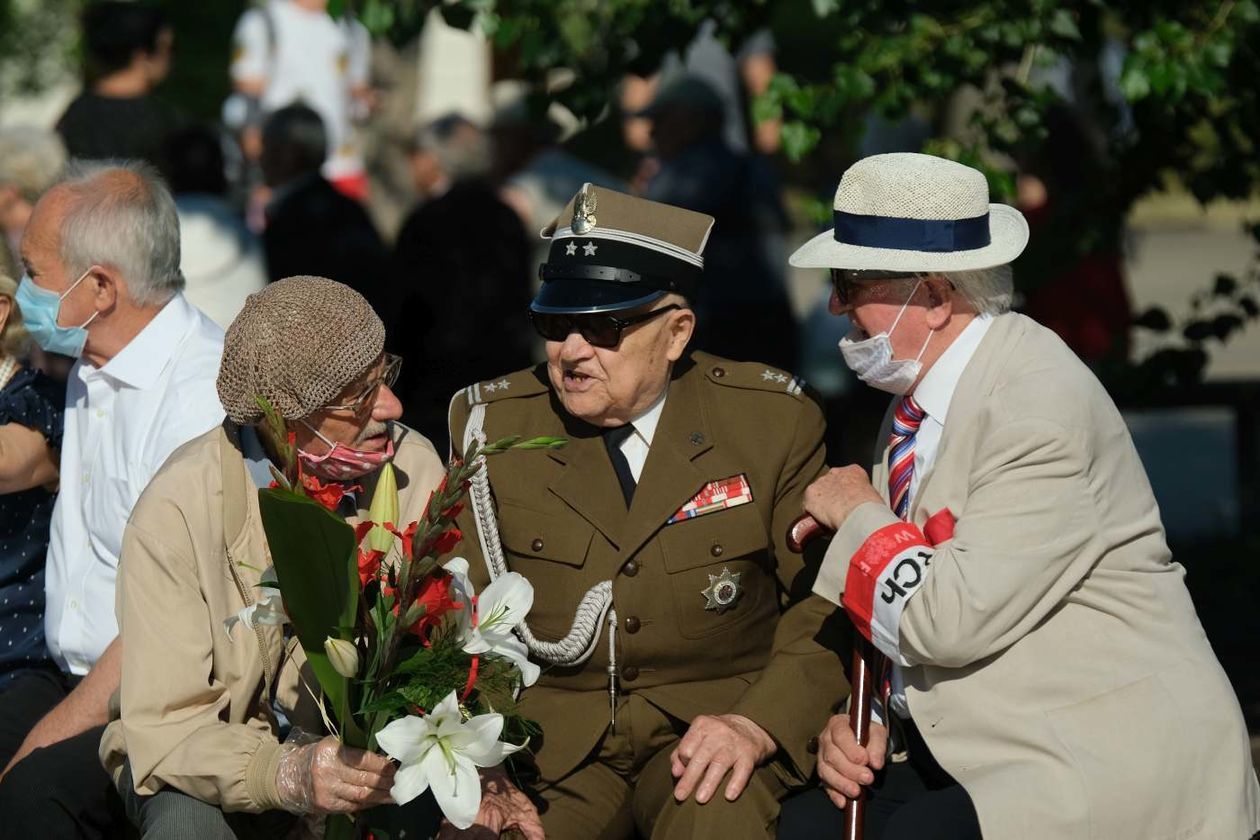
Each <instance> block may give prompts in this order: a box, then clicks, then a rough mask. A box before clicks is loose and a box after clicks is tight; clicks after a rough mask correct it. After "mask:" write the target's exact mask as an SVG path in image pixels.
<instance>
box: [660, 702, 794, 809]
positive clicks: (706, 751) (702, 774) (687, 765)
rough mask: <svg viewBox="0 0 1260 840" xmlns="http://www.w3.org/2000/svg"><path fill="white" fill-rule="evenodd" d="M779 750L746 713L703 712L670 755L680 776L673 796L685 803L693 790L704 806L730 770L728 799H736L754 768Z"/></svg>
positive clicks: (772, 740)
mask: <svg viewBox="0 0 1260 840" xmlns="http://www.w3.org/2000/svg"><path fill="white" fill-rule="evenodd" d="M777 750H778V745H777V744H776V743H775V741H774V739H773V738H771V737H770V736H769V735H768V734H767V733H766V731H765V730H764V729H762V728H761V727H760V726H758V725H757V724H755V723H753V722H752V721H751V720H749V719H748V718H746V717H744V716H743V715H700V716H699V717H697V718H696V719H695V720H693V721H692V722H691V726H690V727H689V728H688V729H687V734H685V735H683V737H682V740H681V741H679V742H678V746H677V747H675V748H674V752H673V755H671V756H670V771H671V772H672V773H673V774H674V778H675V779H678V784H676V785H675V786H674V798H675V799H676V800H678V801H679V802H685V801H686V800H687V798H688V797H689V796H691V795H692V793H693V792H694V793H695V797H696V802H699V803H700V804H701V805H703V804H704V803H706V802H708V801H709V800H710V799H712V798H713V794H715V793H717V789H718V785H720V784H721V783H722V779H723V777H725V776H726V774H727V772H728V771H729V772H730V774H731V778H730V781H729V782H727V784H726V799H727V801H734V800H735V799H737V798H739V795H740V794H741V793H743V792H744V788H745V786H747V784H748V780H749V779H750V778H752V774H753V771H754V770H756V769H757V767H758V766H759V765H761V764H763V763H765V762H766V761H767V760H769V759H770V757H771V756H773V755H774V754H775V752H776V751H777Z"/></svg>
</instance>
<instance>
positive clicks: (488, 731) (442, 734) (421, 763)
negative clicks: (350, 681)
mask: <svg viewBox="0 0 1260 840" xmlns="http://www.w3.org/2000/svg"><path fill="white" fill-rule="evenodd" d="M502 733H503V715H499V714H487V715H477V716H476V717H474V718H471V719H470V720H469V721H468V722H467V723H465V722H464V719H463V717H462V716H461V715H460V710H459V701H458V700H457V699H456V698H455V692H453V691H452V692H451V693H450V694H448V695H446V697H445V698H444V699H443V700H442V702H441V703H438V705H437V708H435V709H434V710H433V711H432V713H430V714H428V715H424V716H418V715H408V716H407V717H404V718H399V719H398V720H393V721H390V722H389V724H388V725H386V726H385V728H384V729H382V730H381V731H380V732H379V733H377V736H376V742H377V743H378V744H380V747H381V749H383V750H384V751H385V754H386V755H388V756H389V757H390V758H393V759H396V760H397V761H398V762H399V763H400V764H401V765H402V766H401V767H399V768H398V772H397V773H395V774H394V786H393V787H391V788H390V789H389V793H390V796H392V797H393V798H394V801H395V802H397V803H398V804H399V805H405V804H407V803H408V802H410V801H411V800H413V799H415V798H416V797H417V796H419V795H420V794H422V793H424V792H425V791H426V790H428V789H429V788H432V789H433V798H434V799H436V800H437V804H438V807H439V808H441V809H442V813H443V814H444V815H445V816H446V818H447V819H448V820H449V821H450V822H451V825H453V826H455V827H456V828H458V829H461V830H462V829H466V828H468V827H469V826H470V825H472V824H473V820H474V819H476V817H477V809H478V808H480V807H481V779H480V778H479V777H478V775H477V768H478V767H494V766H495V765H497V764H501V763H502V762H503V759H504V758H506V757H507V756H509V755H511V754H512V753H514V752H516V751H517V750H519V749H522V748H523V747H524V746H525V745H524V744H521V745H519V746H518V745H516V744H505V743H503V742H502V741H500V740H499V736H500V735H501V734H502Z"/></svg>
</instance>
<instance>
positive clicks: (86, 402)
mask: <svg viewBox="0 0 1260 840" xmlns="http://www.w3.org/2000/svg"><path fill="white" fill-rule="evenodd" d="M22 265H23V267H24V268H25V270H26V274H25V275H24V276H23V278H22V281H21V283H20V284H19V286H18V289H17V292H16V294H15V299H16V301H17V303H18V306H19V307H20V308H21V310H22V319H23V322H24V323H25V325H26V328H27V329H28V330H29V331H30V333H31V335H32V336H33V337H34V338H35V340H36V341H37V342H39V344H40V345H41V346H42V347H43V348H44V349H45V350H48V351H51V352H56V353H61V354H64V355H67V356H72V357H75V358H77V359H78V361H77V362H76V363H75V365H74V368H73V369H72V370H71V372H70V378H69V380H68V382H67V386H66V405H67V410H66V414H65V434H64V436H63V439H62V446H61V459H60V473H61V477H62V483H61V490H60V493H59V495H58V497H57V502H56V505H55V507H54V508H53V513H52V522H51V536H50V541H49V547H48V558H47V563H46V575H45V582H44V591H45V595H46V608H45V616H44V631H45V637H46V641H47V646H48V652H49V654H50V656H51V657H52V659H53V661H54V662H55V663H56V665H57V670H56V671H55V673H54V674H53V676H54V677H55V679H51V680H50V679H47V678H46V677H44V676H42V675H41V678H39V679H25V678H19V679H18V680H15V681H14V682H13V683H12V684H11V685H10V686H9V687H8V688H7V689H6V690H5V691H4V692H3V693H0V719H2V720H5V721H6V722H7V724H8V732H9V733H10V734H11V738H10V739H9V741H8V742H7V743H5V744H2V745H0V749H2V750H3V752H0V761H3V762H4V764H5V769H4V772H3V779H2V780H0V813H3V814H4V816H5V819H4V820H3V821H0V837H20V838H23V839H24V838H28V837H36V836H43V837H65V836H70V837H76V836H81V837H101V836H104V835H105V834H106V833H107V832H108V831H109V828H110V825H111V823H112V822H113V820H114V808H115V807H116V805H117V796H116V795H112V796H111V793H112V785H111V783H110V780H109V778H108V776H107V775H106V774H105V771H104V769H103V768H102V767H101V763H100V760H99V758H98V756H97V751H98V747H99V744H100V739H101V732H102V731H103V729H104V725H105V723H106V721H107V720H108V701H109V697H110V695H111V694H112V693H113V692H114V691H116V690H117V688H118V683H119V678H120V662H121V658H122V657H121V646H120V644H119V642H118V639H117V636H118V625H117V622H116V620H115V617H114V596H115V591H114V588H115V587H114V584H115V578H116V575H117V570H118V564H119V555H120V552H121V548H122V536H123V529H124V527H125V525H126V523H127V518H128V517H129V516H130V515H131V509H132V507H133V505H134V504H135V501H136V499H137V498H138V497H139V496H140V493H141V491H142V490H143V489H144V487H145V485H147V484H148V483H149V479H150V478H152V476H153V474H154V473H155V472H157V470H158V467H160V466H161V465H162V462H164V461H165V460H166V458H167V457H168V456H169V455H170V454H171V452H172V451H174V450H175V448H176V447H178V446H179V445H180V444H182V443H184V442H185V441H187V440H189V439H190V438H192V437H194V436H196V435H198V434H200V433H202V432H204V431H206V430H207V429H209V428H212V427H214V426H215V425H217V424H218V423H219V422H220V421H221V420H222V418H223V409H222V406H220V405H219V401H218V398H217V396H216V395H215V392H214V377H215V374H216V373H217V371H218V366H219V356H220V355H221V353H222V349H223V331H222V330H220V329H219V328H218V327H217V326H215V325H214V324H213V323H212V322H211V321H210V320H209V319H208V318H206V317H205V316H204V315H203V314H201V313H200V312H198V311H197V310H196V309H195V308H194V307H193V306H192V305H191V304H189V303H188V301H187V300H186V299H185V298H184V296H183V294H182V293H181V290H182V288H183V285H184V280H183V276H182V275H181V274H180V273H179V221H178V216H177V214H176V211H175V202H174V200H173V199H172V198H171V195H170V192H169V191H168V190H167V188H166V185H165V184H164V183H163V182H162V180H161V178H160V177H158V175H157V173H156V172H155V171H154V170H153V168H152V167H151V166H148V165H147V164H144V163H140V162H131V163H123V164H79V165H75V166H72V167H71V169H70V171H69V173H68V175H67V177H66V179H65V180H64V181H62V182H61V183H60V184H58V185H57V186H55V187H53V188H52V189H51V190H49V191H48V192H47V193H45V194H44V196H43V197H42V198H40V200H39V203H38V204H36V205H35V211H34V213H33V214H32V215H31V220H30V223H29V224H28V225H27V228H26V232H25V234H24V235H23V237H22ZM23 735H24V737H22V736H23ZM19 739H20V740H19ZM111 800H112V803H111Z"/></svg>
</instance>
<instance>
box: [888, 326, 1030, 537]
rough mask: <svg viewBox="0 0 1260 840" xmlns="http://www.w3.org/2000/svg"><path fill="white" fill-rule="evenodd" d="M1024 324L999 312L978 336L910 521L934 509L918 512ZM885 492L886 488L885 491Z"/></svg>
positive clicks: (915, 495) (965, 433) (923, 479)
mask: <svg viewBox="0 0 1260 840" xmlns="http://www.w3.org/2000/svg"><path fill="white" fill-rule="evenodd" d="M1023 326H1024V323H1023V319H1022V318H1021V316H1019V315H1016V314H1015V313H1006V314H1003V315H998V316H997V317H996V318H995V319H994V320H993V325H992V326H990V327H989V331H988V332H987V333H986V334H985V336H984V338H983V339H982V340H981V342H980V346H979V347H977V348H976V352H975V355H974V356H972V357H971V361H970V362H968V363H967V367H966V368H965V369H964V370H963V373H962V376H961V377H960V378H959V379H958V387H957V388H956V389H955V390H954V395H953V397H951V398H950V401H949V415H948V416H947V417H946V418H945V429H944V431H943V432H942V433H941V439H940V442H939V443H938V444H937V447H936V459H935V461H934V462H933V464H932V469H930V470H928V472H927V475H925V476H923V478H922V479H920V481H919V486H918V487H917V488H916V490H915V494H914V502H913V504H912V506H911V509H910V521H911V522H919V523H922V521H923V520H926V519H927V518H928V516H930V515H932V514H933V513H935V512H936V511H935V510H931V509H929V510H927V511H925V512H924V514H923V516H922V517H920V516H919V515H918V511H919V507H920V505H921V504H923V502H924V500H925V499H927V498H928V496H927V490H928V486H929V485H930V484H931V483H932V479H933V478H934V477H935V476H936V474H937V473H939V472H941V468H942V465H943V464H944V463H945V462H946V461H947V460H952V459H951V456H953V455H954V453H955V452H958V453H959V454H963V453H962V450H960V449H959V448H958V439H959V438H963V437H965V436H966V435H968V434H971V430H972V427H973V422H972V421H973V420H974V418H975V416H976V412H977V411H979V409H980V404H981V402H982V399H981V398H982V397H983V396H984V395H986V394H988V393H989V392H990V391H992V390H993V386H994V380H995V379H996V378H997V375H998V373H999V371H1001V369H1002V367H1003V363H1004V362H1005V361H1006V358H1007V355H1008V354H1009V353H1010V350H1011V345H1012V344H1013V343H1014V342H1015V341H1016V339H1017V338H1018V337H1019V336H1020V335H1021V334H1022V333H1023ZM886 469H887V466H886V465H885V470H886ZM887 492H888V491H887V488H885V489H884V493H885V495H887ZM955 513H957V511H955Z"/></svg>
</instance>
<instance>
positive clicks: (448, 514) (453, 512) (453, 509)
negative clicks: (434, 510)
mask: <svg viewBox="0 0 1260 840" xmlns="http://www.w3.org/2000/svg"><path fill="white" fill-rule="evenodd" d="M463 509H464V503H463V502H456V503H455V504H453V505H451V506H450V507H448V508H447V509H446V510H444V511H442V516H443V517H444V518H446V519H454V518H455V517H457V516H459V514H460V512H461V511H462V510H463Z"/></svg>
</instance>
